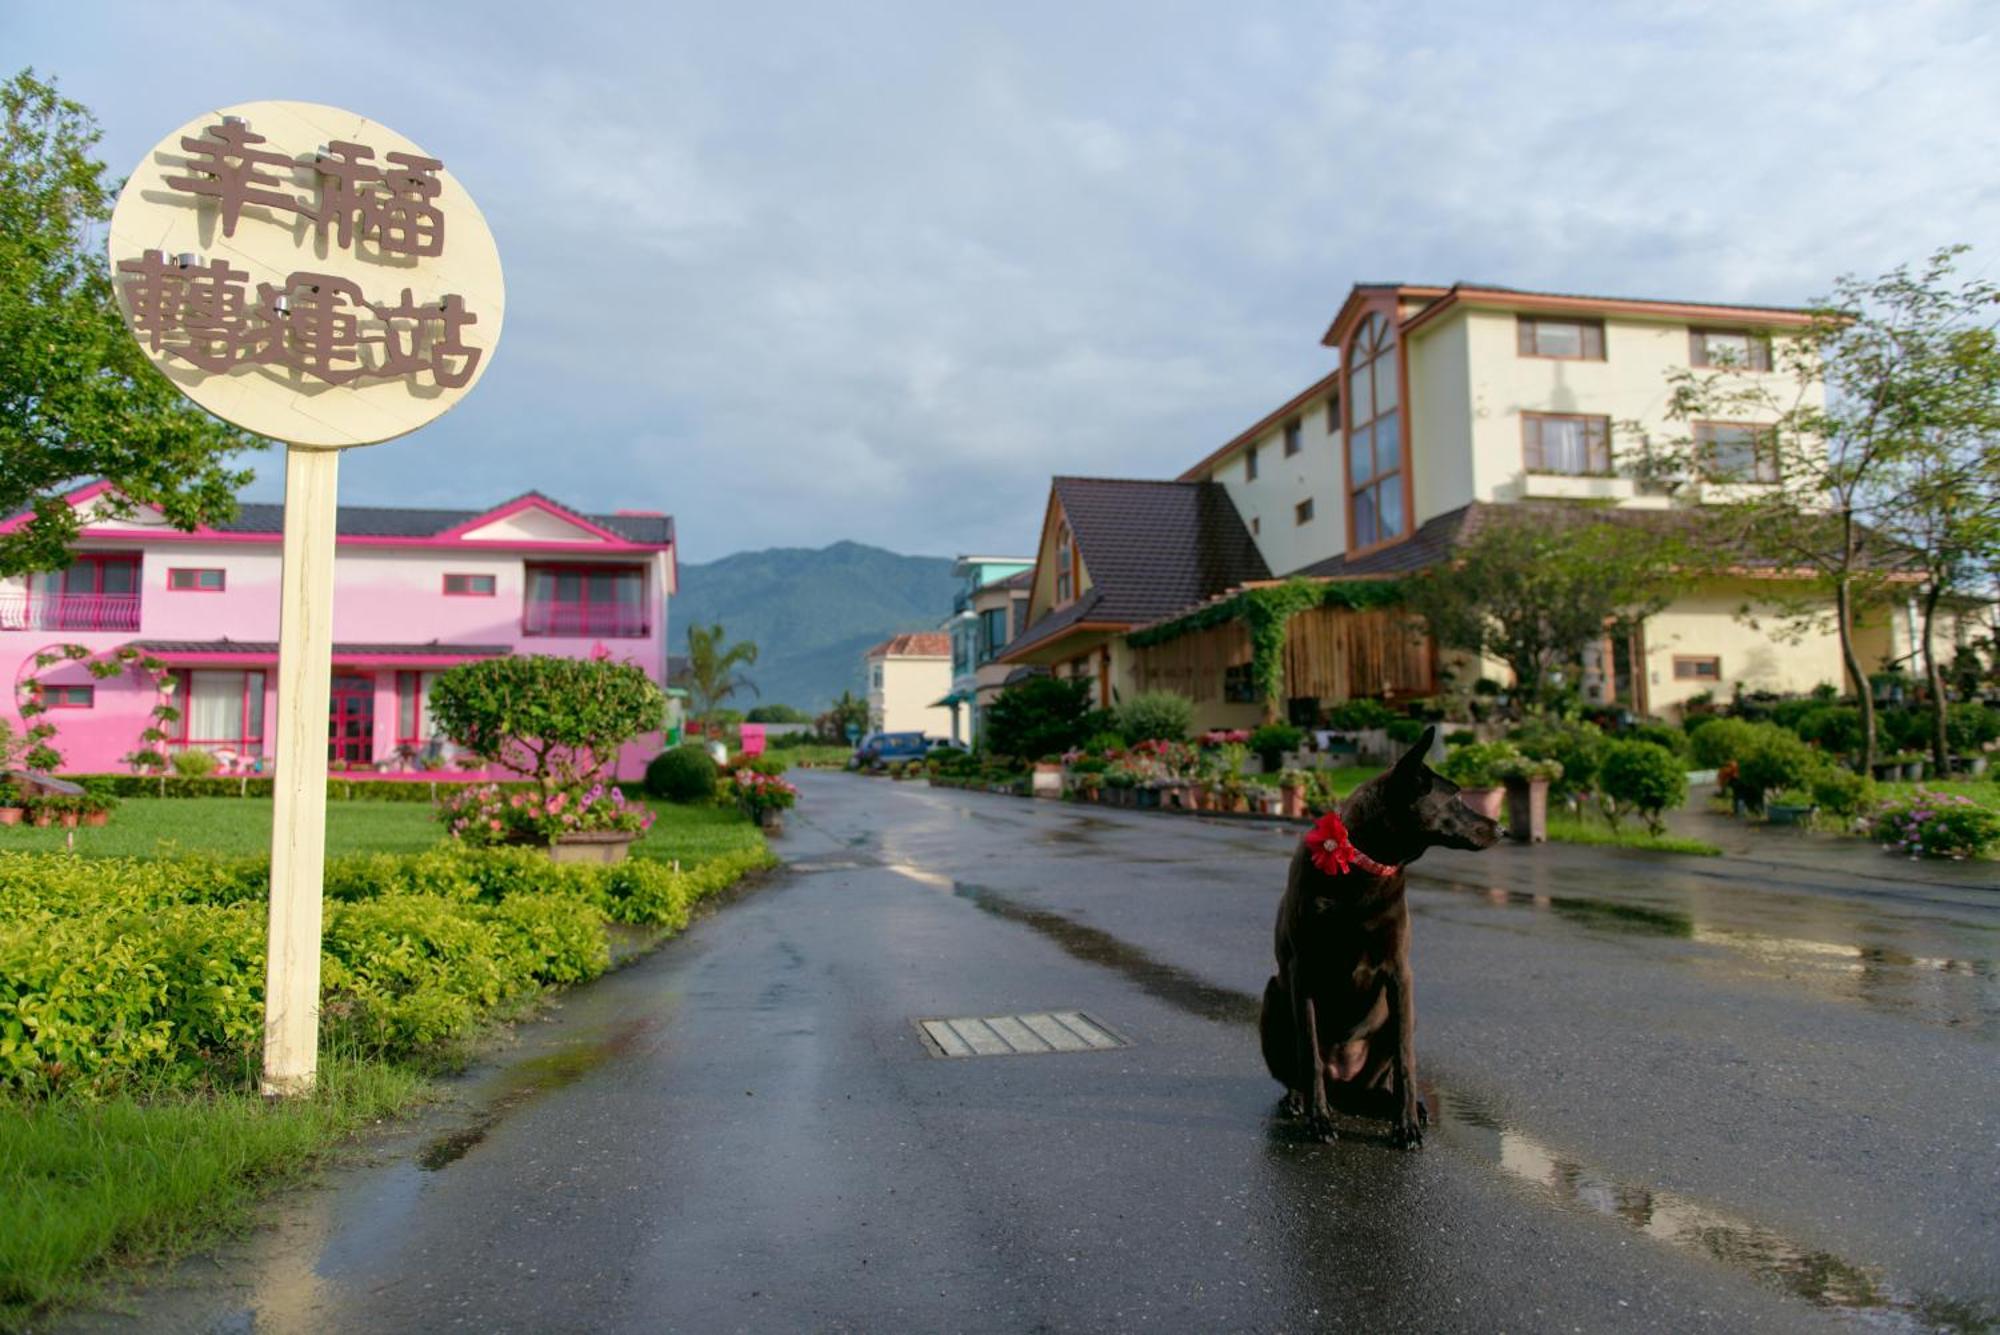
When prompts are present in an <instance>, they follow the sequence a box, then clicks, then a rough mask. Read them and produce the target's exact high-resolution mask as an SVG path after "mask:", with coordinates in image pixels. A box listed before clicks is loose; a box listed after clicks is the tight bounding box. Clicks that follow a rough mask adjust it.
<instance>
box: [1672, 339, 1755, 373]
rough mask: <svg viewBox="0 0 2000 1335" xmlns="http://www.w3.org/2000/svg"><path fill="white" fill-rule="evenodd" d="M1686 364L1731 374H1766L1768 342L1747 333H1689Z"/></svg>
mask: <svg viewBox="0 0 2000 1335" xmlns="http://www.w3.org/2000/svg"><path fill="white" fill-rule="evenodd" d="M1688 364H1689V365H1691V366H1705V367H1721V368H1726V369H1729V370H1733V371H1768V370H1770V369H1771V340H1769V339H1767V338H1765V337H1764V336H1763V335H1761V334H1753V333H1751V332H1750V331H1749V330H1748V329H1690V330H1688Z"/></svg>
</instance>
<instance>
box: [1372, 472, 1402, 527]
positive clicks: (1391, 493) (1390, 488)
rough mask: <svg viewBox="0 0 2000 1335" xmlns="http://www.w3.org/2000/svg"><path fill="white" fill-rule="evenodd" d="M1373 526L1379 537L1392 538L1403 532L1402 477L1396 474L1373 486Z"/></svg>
mask: <svg viewBox="0 0 2000 1335" xmlns="http://www.w3.org/2000/svg"><path fill="white" fill-rule="evenodd" d="M1375 490H1376V501H1375V526H1376V529H1377V530H1378V531H1379V533H1380V536H1382V537H1385V538H1393V537H1395V536H1396V535H1397V534H1399V533H1401V532H1402V531H1403V475H1402V474H1401V473H1397V474H1395V475H1393V476H1391V477H1385V478H1383V479H1382V480H1381V481H1380V482H1378V483H1376V484H1375Z"/></svg>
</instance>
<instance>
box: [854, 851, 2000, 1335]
mask: <svg viewBox="0 0 2000 1335" xmlns="http://www.w3.org/2000/svg"><path fill="white" fill-rule="evenodd" d="M891 870H894V871H896V872H899V873H901V874H902V875H904V876H907V877H909V878H910V879H912V880H915V881H919V882H921V883H923V884H926V885H932V886H936V887H938V888H940V889H949V890H951V891H952V892H953V893H954V894H956V895H957V896H958V897H960V898H961V899H965V900H968V901H970V902H971V903H972V904H973V905H975V906H976V907H978V908H979V909H980V910H982V911H983V912H986V913H990V914H992V915H994V916H995V917H999V918H1004V919H1006V920H1007V921H1009V922H1017V923H1020V924H1021V925H1023V926H1025V927H1028V928H1030V929H1032V930H1033V931H1035V932H1037V933H1039V934H1041V935H1042V936H1045V937H1047V938H1048V939H1049V940H1051V941H1053V942H1055V943H1056V944H1057V945H1058V946H1060V947H1061V948H1062V949H1063V950H1064V951H1065V952H1067V953H1068V954H1070V955H1073V956H1075V957H1076V958H1078V959H1081V960H1085V961H1088V962H1089V963H1092V964H1097V965H1101V966H1103V967H1105V968H1110V969H1114V970H1116V971H1118V972H1119V973H1122V974H1124V975H1125V976H1126V977H1128V978H1130V979H1131V980H1132V981H1133V982H1134V983H1135V984H1137V985H1138V987H1139V988H1140V989H1141V990H1142V991H1144V992H1146V993H1147V994H1148V995H1150V996H1154V997H1157V998H1159V999H1160V1000H1162V1001H1165V1002H1167V1003H1168V1004H1170V1005H1172V1006H1174V1007H1176V1008H1178V1009H1180V1010H1183V1011H1186V1012H1188V1013H1190V1014H1193V1015H1198V1016H1200V1017H1202V1018H1203V1019H1208V1020H1216V1021H1220V1022H1223V1023H1230V1024H1244V1025H1251V1024H1255V1023H1256V1022H1257V1017H1258V1012H1259V1010H1260V1009H1261V1006H1262V1001H1261V999H1260V998H1258V997H1253V996H1251V995H1250V994H1249V993H1247V992H1238V991H1236V990H1235V989H1233V988H1226V987H1219V986H1217V985H1215V984H1213V983H1210V982H1207V981H1205V980H1203V979H1201V978H1198V977H1196V976H1195V975H1193V974H1191V973H1189V972H1187V971H1186V970H1184V969H1179V968H1176V967H1174V966H1173V965H1171V964H1167V963H1165V962H1163V961H1161V960H1158V959H1156V958H1154V957H1153V956H1152V955H1150V954H1148V953H1147V952H1145V951H1143V950H1141V949H1139V948H1138V947H1137V946H1133V945H1129V944H1127V943H1126V942H1124V941H1121V940H1119V939H1118V938H1117V937H1115V936H1112V935H1111V934H1110V933H1108V932H1103V931H1100V930H1098V929H1097V928H1095V927H1089V926H1085V925H1084V924H1082V923H1078V922H1074V921H1072V920H1071V919H1068V918H1065V917H1064V916H1062V915H1061V914H1059V913H1053V912H1050V911H1048V910H1046V909H1037V908H1031V907H1029V906H1027V905H1024V904H1021V903H1018V902H1016V901H1014V900H1011V899H1008V898H1007V897H1006V896H1004V895H1001V894H998V893H997V892H995V891H992V890H989V889H987V888H985V887H983V886H976V885H965V884H962V883H960V882H957V881H954V880H952V879H951V878H950V877H946V876H940V875H937V874H936V873H933V872H926V871H923V870H922V869H920V868H917V867H913V866H909V865H907V864H897V865H894V866H893V867H892V868H891ZM1484 893H1485V894H1486V895H1487V896H1488V897H1489V898H1490V897H1492V896H1508V897H1512V896H1516V895H1518V896H1519V898H1520V899H1522V900H1525V901H1529V902H1531V903H1532V904H1533V906H1534V907H1539V908H1546V909H1549V910H1551V911H1555V912H1562V911H1563V910H1562V909H1560V908H1558V907H1557V904H1556V900H1557V899H1559V898H1563V897H1559V896H1545V895H1537V896H1530V895H1522V894H1519V892H1515V891H1506V890H1499V889H1494V890H1491V891H1486V892H1484ZM1535 901H1540V902H1535ZM1497 902H1512V900H1511V898H1510V899H1506V900H1502V901H1497ZM1568 903H1569V906H1570V912H1571V914H1572V915H1575V916H1576V920H1578V921H1583V922H1588V923H1593V924H1601V923H1604V922H1608V923H1609V924H1610V925H1611V926H1612V927H1613V929H1614V930H1626V931H1638V932H1642V933H1646V934H1649V935H1672V936H1677V937H1689V938H1694V937H1696V933H1695V932H1694V930H1693V925H1692V920H1691V919H1688V918H1686V917H1685V915H1680V914H1674V913H1671V912H1668V911H1665V910H1649V909H1644V908H1642V907H1640V908H1639V912H1638V913H1637V915H1636V916H1635V915H1634V914H1632V913H1629V912H1618V911H1614V912H1608V913H1607V912H1605V910H1606V909H1613V910H1626V909H1631V908H1635V907H1639V906H1630V905H1613V904H1609V903H1607V902H1606V901H1595V900H1582V899H1576V898H1570V899H1569V900H1568ZM1581 906H1587V907H1581ZM1635 924H1636V925H1635ZM1423 1085H1424V1087H1425V1089H1424V1092H1425V1095H1426V1098H1427V1100H1428V1102H1429V1103H1430V1105H1431V1106H1432V1107H1433V1108H1434V1109H1436V1110H1437V1114H1438V1115H1437V1118H1436V1123H1437V1125H1436V1128H1435V1132H1434V1134H1436V1136H1437V1139H1438V1140H1439V1141H1441V1142H1442V1143H1443V1144H1444V1145H1446V1146H1448V1147H1450V1148H1451V1149H1454V1150H1457V1151H1459V1152H1462V1153H1467V1154H1470V1155H1472V1156H1473V1157H1475V1158H1478V1159H1480V1160H1483V1161H1484V1162H1486V1163H1489V1164H1491V1165H1493V1166H1494V1167H1497V1168H1498V1169H1500V1170H1501V1171H1502V1172H1503V1173H1506V1174H1507V1175H1509V1176H1511V1177H1513V1178H1516V1179H1518V1180H1520V1181H1522V1182H1526V1183H1528V1184H1531V1185H1532V1186H1534V1187H1535V1188H1537V1189H1539V1190H1540V1191H1541V1192H1542V1193H1544V1194H1545V1195H1546V1197H1547V1198H1548V1199H1549V1200H1551V1201H1552V1202H1554V1203H1557V1204H1560V1205H1563V1206H1565V1207H1569V1208H1580V1209H1584V1210H1588V1211H1590V1212H1591V1213H1593V1214H1597V1215H1601V1216H1603V1217H1605V1218H1607V1219H1614V1220H1617V1221H1618V1222H1619V1223H1622V1224H1624V1225H1626V1226H1627V1227H1628V1228H1630V1229H1632V1230H1633V1231H1635V1232H1637V1233H1639V1234H1641V1235H1642V1236H1644V1237H1647V1238H1650V1239H1652V1240H1653V1241H1655V1242H1660V1243H1664V1244H1666V1245H1667V1246H1670V1247H1675V1248H1678V1249H1680V1250H1683V1251H1690V1252H1695V1253H1698V1254H1700V1255H1702V1256H1706V1257H1708V1258H1709V1259H1711V1260H1713V1261H1717V1262H1719V1263H1721V1264H1722V1265H1725V1266H1728V1267H1729V1268H1730V1269H1732V1270H1735V1271H1738V1272H1740V1273H1743V1274H1747V1275H1749V1276H1750V1277H1751V1278H1753V1279H1755V1280H1757V1281H1759V1282H1760V1283H1764V1284H1769V1285H1774V1286H1776V1287H1778V1288H1781V1289H1783V1290H1784V1291H1785V1292H1787V1293H1790V1294H1792V1295H1793V1296H1795V1297H1798V1298H1802V1299H1804V1300H1805V1301H1807V1302H1809V1303H1812V1304H1813V1305H1814V1306H1816V1307H1820V1308H1823V1309H1826V1310H1829V1311H1833V1312H1837V1313H1840V1314H1842V1315H1846V1316H1852V1317H1856V1318H1858V1319H1862V1320H1868V1321H1874V1322H1881V1321H1883V1320H1884V1319H1887V1320H1889V1321H1891V1322H1893V1323H1894V1324H1895V1325H1897V1326H1899V1327H1902V1328H1905V1329H1922V1330H1941V1331H1952V1332H1965V1333H1966V1335H1972V1333H1973V1332H1981V1331H1990V1330H1992V1329H1994V1328H1995V1326H1996V1325H2000V1317H1996V1316H1995V1315H1994V1314H1992V1313H1989V1312H1986V1311H1985V1310H1983V1309H1982V1308H1980V1307H1979V1306H1978V1305H1976V1304H1972V1303H1965V1302H1960V1301H1958V1300H1956V1299H1951V1298H1945V1297H1941V1296H1939V1295H1936V1294H1927V1293H1917V1292H1913V1291H1911V1290H1909V1289H1906V1288H1904V1287H1902V1286H1900V1285H1898V1284H1896V1283H1894V1282H1893V1281H1891V1280H1890V1279H1888V1278H1887V1277H1885V1276H1884V1275H1883V1274H1882V1273H1881V1272H1880V1271H1878V1270H1876V1269H1874V1268H1872V1267H1868V1266H1862V1265H1857V1264H1855V1263H1854V1262H1852V1261H1849V1260H1847V1259H1845V1258H1843V1257H1841V1256H1838V1255H1835V1254H1834V1253H1832V1252H1828V1251H1822V1250H1818V1249H1815V1248H1812V1247H1809V1246H1806V1245H1804V1244H1802V1243H1798V1242H1795V1241H1793V1240H1792V1239H1790V1238H1787V1237H1785V1236H1784V1235H1783V1234H1781V1233H1779V1232H1777V1231H1776V1230H1774V1229H1771V1228H1767V1227H1765V1226H1763V1225H1761V1224H1757V1223H1754V1222H1752V1221H1750V1220H1747V1219H1743V1218H1741V1217H1739V1216H1736V1215H1732V1214H1730V1213H1728V1212H1727V1211H1725V1210H1722V1209H1719V1208H1717V1207H1714V1206H1711V1205H1707V1204H1704V1203H1703V1202H1701V1201H1698V1200H1696V1199H1694V1198H1693V1197H1690V1196H1685V1195H1682V1194H1680V1193H1678V1192H1673V1191H1665V1190H1660V1189H1657V1188H1654V1187H1648V1186H1645V1185H1642V1184H1638V1183H1631V1182H1621V1181H1619V1180H1618V1179H1617V1178H1615V1177H1613V1176H1611V1175H1610V1174H1608V1173H1606V1172H1604V1171H1603V1170H1601V1169H1598V1168H1594V1167H1592V1166H1590V1165H1589V1164H1587V1163H1585V1162H1583V1161H1582V1160H1580V1159H1576V1158H1573V1157H1571V1156H1569V1155H1566V1154H1564V1153H1562V1152H1561V1151H1559V1150H1556V1149H1554V1148H1552V1147H1550V1146H1549V1145H1547V1144H1545V1143H1544V1142H1542V1141H1539V1140H1537V1139H1535V1138H1534V1137H1532V1136H1530V1135H1528V1134H1527V1133H1525V1132H1523V1131H1520V1130H1518V1129H1516V1128H1515V1127H1513V1126H1511V1125H1510V1124H1508V1122H1507V1121H1506V1120H1505V1119H1504V1118H1503V1117H1502V1116H1501V1115H1500V1114H1499V1113H1497V1112H1496V1111H1494V1110H1493V1108H1492V1107H1491V1106H1490V1105H1488V1104H1487V1103H1486V1102H1484V1101H1483V1100H1481V1099H1480V1098H1479V1097H1478V1096H1477V1095H1474V1094H1472V1093H1469V1092H1467V1091H1463V1090H1458V1089H1453V1088H1450V1087H1449V1086H1448V1085H1445V1086H1439V1085H1436V1084H1434V1083H1433V1082H1431V1081H1429V1080H1425V1081H1424V1082H1423Z"/></svg>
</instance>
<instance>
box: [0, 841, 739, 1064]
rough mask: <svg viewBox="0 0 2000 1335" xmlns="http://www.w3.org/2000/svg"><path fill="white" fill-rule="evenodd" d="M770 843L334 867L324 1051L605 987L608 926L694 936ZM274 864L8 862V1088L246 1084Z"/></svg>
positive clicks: (2, 1032) (0, 887)
mask: <svg viewBox="0 0 2000 1335" xmlns="http://www.w3.org/2000/svg"><path fill="white" fill-rule="evenodd" d="M770 861H771V857H770V854H769V852H768V851H766V850H762V849H759V850H755V851H753V852H746V853H737V854H732V855H727V856H724V857H719V858H716V859H714V860H712V861H709V862H706V863H704V864H702V865H701V866H699V867H697V868H694V869H692V870H688V871H681V870H676V869H675V868H673V867H671V866H669V865H667V864H664V863H660V862H654V861H649V860H643V859H639V860H632V861H627V862H623V863H617V864H614V865H610V866H590V865H565V866H557V865H555V864H552V863H551V862H549V860H548V858H547V857H546V856H545V855H544V854H542V853H540V852H538V851H536V850H532V849H466V848H461V847H457V846H449V845H448V846H445V847H442V848H439V849H437V850H433V851H430V852H425V853H420V854H414V855H410V856H402V857H398V856H391V855H387V854H378V855H373V856H369V857H361V858H337V859H333V860H331V861H330V862H329V863H328V865H327V877H326V887H327V899H328V901H329V902H328V904H327V910H326V920H325V930H324V938H323V947H322V955H321V966H320V967H321V975H320V981H321V1007H322V1010H321V1015H322V1020H323V1029H324V1034H323V1041H324V1042H325V1043H326V1044H327V1046H328V1047H329V1048H335V1049H346V1050H348V1051H359V1052H365V1053H369V1054H375V1055H381V1056H388V1057H405V1056H410V1055H413V1054H416V1053H419V1052H422V1051H424V1050H426V1049H431V1048H435V1047H436V1046H438V1045H439V1044H442V1043H447V1042H449V1041H451V1040H454V1039H457V1038H460V1037H463V1036H465V1035H466V1034H468V1033H469V1032H470V1031H471V1030H472V1029H473V1028H474V1027H475V1026H476V1025H477V1024H478V1023H479V1022H480V1021H481V1020H482V1019H484V1018H485V1017H486V1016H487V1015H489V1014H490V1013H491V1012H492V1011H493V1010H494V1009H495V1008H496V1007H499V1006H502V1005H505V1004H507V1003H509V1002H513V1001H517V1000H519V999H521V998H523V997H526V996H529V995H532V994H533V993H535V992H536V991H538V990H540V989H542V988H544V987H553V986H564V985H567V984H571V983H576V982H581V981H583V980H585V979H588V978H592V977H595V976H596V975H597V974H600V973H602V972H603V971H604V969H605V968H606V967H607V965H608V963H609V949H608V943H607V939H606V933H605V930H604V922H605V920H606V919H607V918H610V919H615V920H617V921H621V922H628V923H641V924H648V925H652V926H657V927H661V928H664V929H667V930H670V931H676V930H679V929H680V928H682V927H684V926H686V925H687V921H688V917H689V914H690V913H691V911H692V909H693V907H694V906H695V904H697V903H699V902H700V901H701V900H702V899H704V898H706V897H708V896H709V895H712V894H714V893H716V892H717V891H719V890H721V889H723V888H725V887H727V886H729V885H731V884H733V883H734V882H735V881H736V880H738V879H739V878H740V877H741V876H743V875H744V874H745V873H746V872H748V871H751V870H753V869H755V868H757V867H759V866H764V865H768V864H769V862H770ZM269 884H270V881H269V872H268V867H267V865H266V864H265V862H264V860H263V859H254V858H242V859H221V858H210V857H194V858H171V859H116V858H96V859H88V860H86V859H83V858H77V857H69V856H63V855H52V854H32V853H0V1090H14V1091H18V1092H27V1093H35V1094H41V1093H53V1092H56V1091H59V1090H72V1091H76V1092H80V1093H84V1094H101V1093H105V1092H108V1091H110V1090H113V1089H116V1088H118V1087H120V1086H122V1085H127V1084H130V1083H133V1082H135V1081H147V1082H165V1083H168V1084H172V1085H179V1086H184V1087H198V1086H202V1085H209V1086H225V1087H226V1086H240V1085H244V1084H247V1083H248V1082H250V1081H251V1080H252V1079H254V1076H255V1074H256V1069H257V1064H258V1052H259V1047H260V1045H261V1041H262V1026H263V988H264V929H265V924H264V918H265V900H266V898H267V896H268V894H269Z"/></svg>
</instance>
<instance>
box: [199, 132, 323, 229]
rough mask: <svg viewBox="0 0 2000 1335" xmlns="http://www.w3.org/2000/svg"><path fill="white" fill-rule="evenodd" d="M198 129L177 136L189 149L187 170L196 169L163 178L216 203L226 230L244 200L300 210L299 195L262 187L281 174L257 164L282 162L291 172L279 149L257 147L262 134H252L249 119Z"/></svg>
mask: <svg viewBox="0 0 2000 1335" xmlns="http://www.w3.org/2000/svg"><path fill="white" fill-rule="evenodd" d="M202 135H203V137H202V138H200V139H189V138H187V137H186V136H182V138H181V147H182V148H184V149H186V150H187V151H188V153H189V155H190V156H189V158H188V164H187V165H188V170H190V171H192V172H196V173H198V175H194V176H169V177H167V178H166V180H167V184H168V185H170V186H172V187H173V188H174V189H176V190H185V191H187V192H188V193H189V194H191V195H201V196H203V197H204V198H207V199H213V200H215V201H216V202H217V203H219V204H220V205H221V206H222V234H223V235H224V236H235V235H236V223H237V220H238V219H239V218H240V217H241V216H242V214H243V206H244V205H245V204H262V205H264V206H266V207H267V208H274V209H285V210H287V211H289V212H292V213H297V212H300V211H301V210H300V208H299V201H298V200H297V199H296V198H294V197H293V196H291V195H288V194H282V193H280V192H278V191H276V190H266V189H262V188H261V187H264V186H273V185H277V184H278V183H279V178H278V177H276V176H274V175H272V174H271V173H270V172H267V171H260V170H258V169H259V168H260V167H280V168H283V169H284V170H285V171H286V172H287V173H290V171H291V170H292V166H293V163H292V160H291V159H290V158H288V157H286V156H285V155H284V154H283V153H273V152H271V151H270V150H268V149H261V148H257V147H255V145H257V144H261V143H263V142H264V136H263V135H261V134H253V133H252V132H251V130H250V127H249V126H248V125H247V124H245V123H244V122H242V121H240V120H236V119H233V118H228V119H224V120H223V121H222V122H221V123H220V124H218V125H211V126H209V127H208V128H207V129H205V130H203V131H202Z"/></svg>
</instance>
